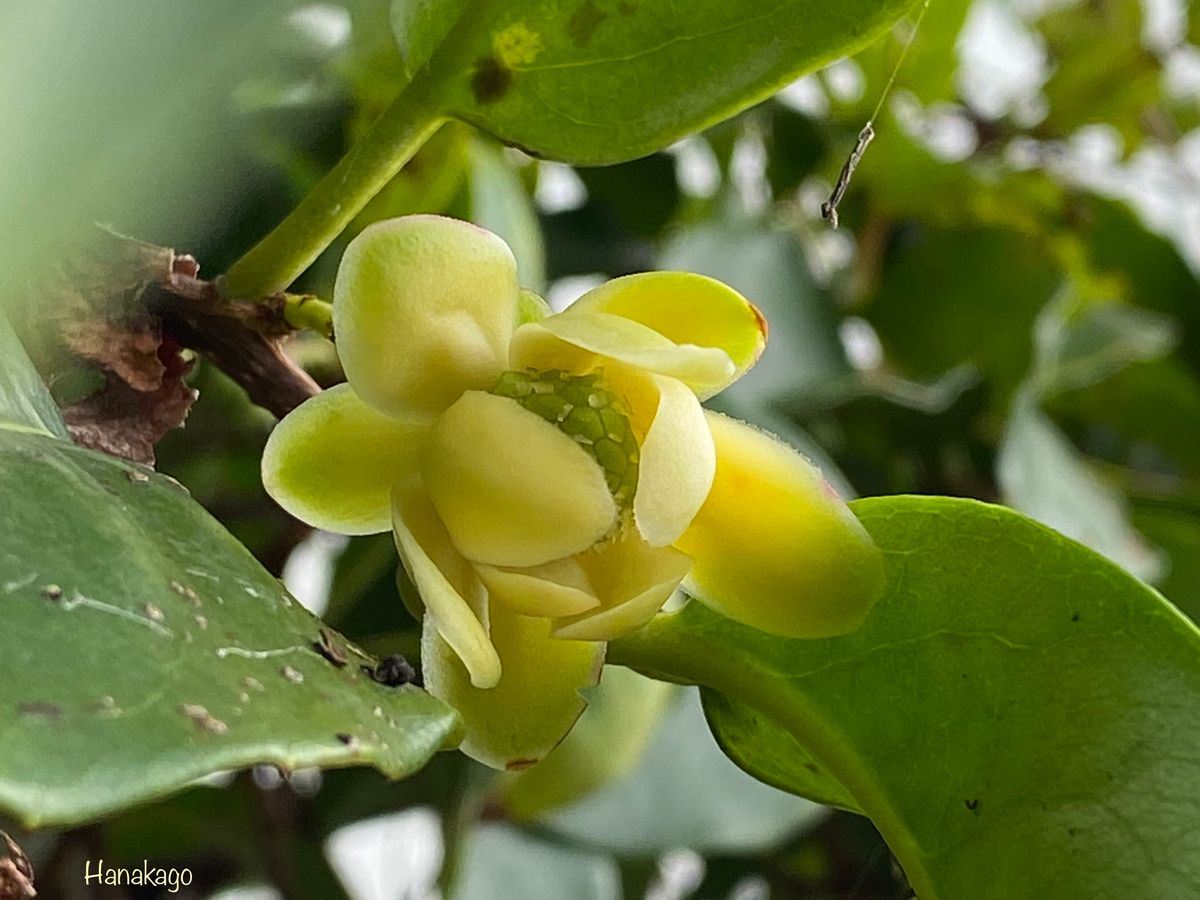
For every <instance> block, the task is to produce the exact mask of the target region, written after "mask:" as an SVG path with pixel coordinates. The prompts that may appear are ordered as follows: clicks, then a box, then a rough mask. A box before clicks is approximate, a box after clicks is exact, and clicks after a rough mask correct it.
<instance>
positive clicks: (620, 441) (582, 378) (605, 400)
mask: <svg viewBox="0 0 1200 900" xmlns="http://www.w3.org/2000/svg"><path fill="white" fill-rule="evenodd" d="M492 393H493V394H495V395H496V396H498V397H508V398H509V399H512V400H515V401H517V402H518V403H520V404H521V405H522V406H523V407H525V408H526V409H527V410H529V411H530V412H531V413H534V414H535V415H538V416H541V417H542V418H543V419H545V420H546V421H547V422H549V423H550V424H552V425H555V426H557V428H558V429H559V431H561V432H563V434H566V435H568V436H569V437H571V438H572V439H574V440H575V441H576V442H577V443H578V444H579V445H580V446H581V447H583V449H584V450H586V451H587V452H588V453H590V454H591V455H592V457H593V458H594V459H595V460H596V462H597V463H598V464H599V465H600V468H602V469H603V470H604V477H605V479H606V480H607V482H608V489H609V490H610V491H611V492H612V495H613V499H615V500H616V501H617V504H618V505H619V506H622V507H624V506H628V504H629V503H630V501H632V500H633V494H634V491H635V490H636V489H637V480H638V456H639V451H638V444H637V438H636V437H634V434H633V428H632V427H631V426H630V424H629V408H628V407H627V406H626V405H625V402H624V401H623V400H622V399H621V398H620V397H618V396H617V395H616V394H614V393H613V392H612V391H610V390H609V389H608V388H607V387H606V386H605V384H604V378H603V375H602V374H601V373H600V372H593V373H591V374H588V375H569V374H567V373H566V372H562V371H560V370H558V369H551V370H550V371H548V372H537V371H534V370H532V369H530V370H529V371H526V372H505V373H504V374H503V375H501V376H500V380H499V381H498V382H497V383H496V386H495V387H494V388H492Z"/></svg>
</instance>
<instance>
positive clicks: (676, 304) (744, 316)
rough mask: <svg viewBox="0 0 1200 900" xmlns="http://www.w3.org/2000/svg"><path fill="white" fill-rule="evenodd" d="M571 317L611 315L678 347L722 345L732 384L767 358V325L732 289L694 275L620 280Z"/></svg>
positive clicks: (589, 297) (574, 308) (580, 303)
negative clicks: (727, 359) (764, 351)
mask: <svg viewBox="0 0 1200 900" xmlns="http://www.w3.org/2000/svg"><path fill="white" fill-rule="evenodd" d="M567 312H568V313H611V314H612V315H616V316H622V317H624V318H626V319H631V320H633V321H635V322H640V323H641V324H642V325H645V326H647V327H648V328H652V329H654V330H655V331H656V332H658V333H659V334H661V335H663V336H665V337H667V338H669V339H670V340H671V341H673V342H674V343H676V344H692V345H695V346H697V347H716V348H719V349H721V350H723V351H724V352H725V353H726V355H728V357H729V358H730V359H731V360H732V361H733V366H734V368H733V371H732V372H731V373H730V375H729V377H728V380H726V381H724V382H723V383H719V384H716V385H713V386H712V387H711V389H710V390H711V393H708V394H706V396H711V394H714V393H716V392H717V391H720V390H722V389H723V388H725V387H727V386H728V385H729V384H731V383H732V382H733V381H735V380H737V379H738V378H740V377H741V376H742V375H743V374H744V373H745V372H746V370H747V369H749V368H750V367H751V366H752V365H754V363H755V362H756V361H757V360H758V358H759V356H761V355H762V352H763V348H764V347H765V346H766V343H767V322H766V319H764V318H763V316H762V313H760V312H759V311H758V310H757V309H756V308H755V306H754V304H752V303H750V302H749V301H748V300H747V299H746V298H745V297H743V296H742V295H741V294H739V293H738V292H737V291H735V290H734V289H733V288H731V287H729V285H727V284H724V283H722V282H720V281H717V280H716V279H714V278H709V277H707V276H705V275H696V274H693V273H691V272H643V273H641V274H638V275H627V276H625V277H624V278H615V279H613V280H612V281H609V282H606V283H604V284H602V285H600V286H599V287H596V288H594V289H592V290H590V291H588V292H587V293H586V294H584V295H583V296H582V297H580V298H579V299H578V300H577V301H575V303H574V304H572V305H571V307H570V308H569V309H568V310H567Z"/></svg>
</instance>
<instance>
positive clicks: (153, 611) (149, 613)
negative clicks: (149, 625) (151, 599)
mask: <svg viewBox="0 0 1200 900" xmlns="http://www.w3.org/2000/svg"><path fill="white" fill-rule="evenodd" d="M142 614H143V615H144V616H145V617H146V618H147V619H149V620H150V621H151V622H161V621H162V620H163V619H164V618H166V617H165V616H164V615H163V611H162V610H161V609H159V608H158V607H157V606H155V605H154V604H153V603H143V604H142Z"/></svg>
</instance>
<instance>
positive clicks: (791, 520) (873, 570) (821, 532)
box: [675, 412, 884, 638]
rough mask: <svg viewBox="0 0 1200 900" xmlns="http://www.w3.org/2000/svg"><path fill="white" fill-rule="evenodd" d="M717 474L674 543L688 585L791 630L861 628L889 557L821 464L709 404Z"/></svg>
mask: <svg viewBox="0 0 1200 900" xmlns="http://www.w3.org/2000/svg"><path fill="white" fill-rule="evenodd" d="M708 423H709V427H710V428H711V429H712V434H713V438H714V439H715V441H716V446H717V476H716V480H715V481H714V482H713V487H712V491H710V492H709V495H708V500H707V501H706V502H705V504H704V507H703V508H702V509H701V510H700V513H699V515H697V516H696V520H695V521H694V522H693V523H692V526H691V528H689V529H688V530H687V531H686V532H684V535H683V537H681V538H680V539H679V540H678V541H677V542H676V543H675V546H676V547H677V548H678V549H680V550H682V551H683V552H685V553H687V554H688V555H690V556H691V557H692V558H693V559H694V560H695V566H694V568H693V569H692V572H691V574H690V575H689V576H688V578H687V579H685V581H684V585H683V586H684V589H685V590H687V591H688V593H690V594H692V595H693V596H695V597H696V598H698V599H699V600H701V601H703V602H704V603H706V604H708V605H709V606H711V607H712V608H713V609H715V610H717V611H718V612H720V613H723V614H724V615H726V616H728V617H729V618H731V619H734V620H735V621H738V622H742V623H743V624H746V625H750V626H753V627H754V628H758V629H761V630H762V631H766V632H770V633H771V634H778V635H783V636H785V637H798V638H818V637H831V636H833V635H837V634H844V633H846V632H848V631H852V630H854V629H855V628H857V627H858V626H859V625H860V624H861V623H862V621H863V619H864V618H865V617H866V615H867V613H868V612H869V611H870V609H871V606H872V605H873V604H874V603H875V601H876V600H878V599H879V597H880V596H881V595H882V593H883V589H884V570H883V557H882V555H881V554H880V552H879V549H878V548H877V547H876V546H875V544H874V543H873V542H872V541H871V538H870V536H869V535H868V534H867V532H866V530H865V529H864V528H863V527H862V525H861V524H860V523H859V521H858V519H856V518H855V517H854V514H853V513H852V512H850V509H849V507H847V506H846V504H845V503H843V502H842V501H841V499H839V498H838V496H837V494H836V493H835V492H834V491H833V489H832V488H831V487H829V485H828V484H826V482H825V480H824V479H823V478H822V477H821V472H820V470H819V469H817V468H816V467H815V466H813V465H812V464H811V463H810V462H809V461H808V460H806V459H805V458H804V457H803V456H801V455H800V454H799V453H797V452H796V451H795V450H793V449H792V448H791V447H789V446H787V445H786V444H784V443H782V442H781V441H778V440H776V439H775V438H773V437H771V436H770V435H768V434H765V433H764V432H761V431H758V430H757V429H754V428H751V427H750V426H749V425H746V424H744V423H742V422H738V421H736V420H734V419H730V418H727V417H726V416H722V415H719V414H717V413H713V412H709V413H708Z"/></svg>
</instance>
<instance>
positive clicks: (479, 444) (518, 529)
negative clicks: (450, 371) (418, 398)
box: [421, 391, 617, 566]
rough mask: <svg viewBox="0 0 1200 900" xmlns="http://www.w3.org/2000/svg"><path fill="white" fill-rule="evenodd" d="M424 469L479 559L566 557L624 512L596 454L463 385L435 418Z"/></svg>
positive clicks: (441, 509)
mask: <svg viewBox="0 0 1200 900" xmlns="http://www.w3.org/2000/svg"><path fill="white" fill-rule="evenodd" d="M421 472H422V474H423V475H424V478H425V484H426V486H427V487H428V489H429V495H430V497H431V498H432V499H433V504H434V506H436V507H437V511H438V513H439V514H440V515H441V517H442V521H443V522H445V523H446V530H447V531H449V532H450V537H451V538H452V539H453V541H454V544H455V546H456V547H458V549H459V551H460V552H461V553H462V554H463V555H464V556H466V557H467V558H468V559H470V560H471V561H472V562H476V563H484V564H487V565H492V566H537V565H541V564H543V563H548V562H550V561H552V560H556V559H562V558H563V557H566V556H571V555H572V554H575V553H579V552H580V551H582V550H585V549H587V548H588V547H590V546H591V545H592V544H594V543H595V542H596V541H598V540H600V539H601V538H602V537H604V535H605V534H607V533H608V531H609V530H610V529H611V528H612V526H613V524H614V523H615V522H616V518H617V507H616V503H615V502H614V501H613V498H612V495H611V494H610V493H609V490H608V483H607V482H606V481H605V478H604V470H603V469H601V468H600V466H599V465H597V463H596V461H595V460H594V459H593V458H592V457H591V455H590V454H588V452H587V451H586V450H584V449H583V448H582V447H581V446H579V444H577V443H576V442H575V441H573V440H572V439H571V438H570V437H568V436H567V435H565V434H563V432H561V431H559V429H558V428H557V427H555V426H554V425H551V424H550V423H549V422H547V421H546V420H545V419H542V418H541V417H540V416H538V415H536V414H534V413H531V412H529V411H528V410H526V409H524V408H522V407H521V405H520V404H519V403H517V402H516V401H514V400H510V399H508V398H507V397H497V396H495V395H493V394H485V393H482V392H480V391H468V392H467V393H465V394H463V396H462V397H460V398H459V400H458V402H456V403H455V404H454V405H453V406H451V407H450V408H449V409H448V410H446V411H445V412H444V413H443V414H442V415H441V416H440V417H439V418H438V420H437V421H436V422H435V423H434V426H433V429H432V431H431V433H430V437H429V441H428V442H427V443H426V445H425V447H424V450H423V452H422V454H421Z"/></svg>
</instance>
